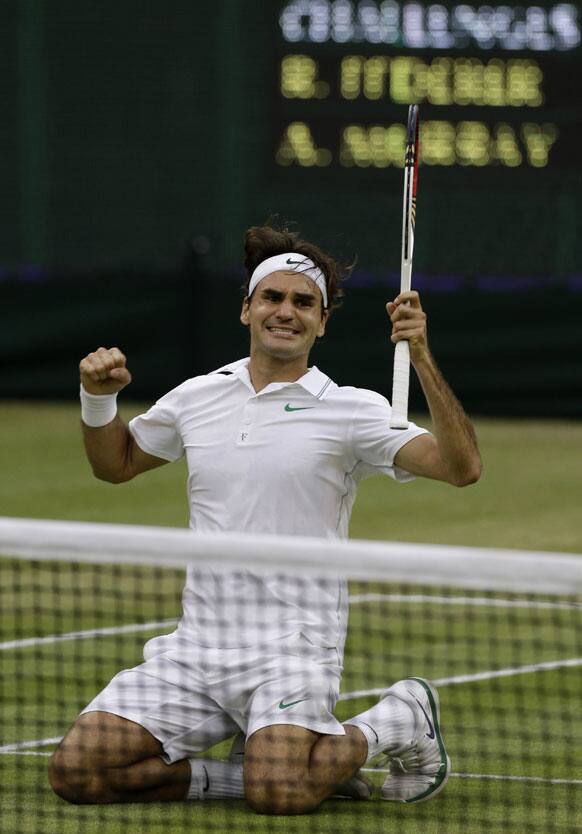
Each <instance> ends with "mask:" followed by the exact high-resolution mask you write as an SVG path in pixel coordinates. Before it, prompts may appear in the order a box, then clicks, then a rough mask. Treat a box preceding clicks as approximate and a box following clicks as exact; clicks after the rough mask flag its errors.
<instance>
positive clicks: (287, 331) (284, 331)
mask: <svg viewBox="0 0 582 834" xmlns="http://www.w3.org/2000/svg"><path fill="white" fill-rule="evenodd" d="M267 330H268V331H269V333H272V334H273V336H277V337H278V338H281V339H292V338H293V337H294V336H298V335H299V331H298V330H294V329H293V328H292V327H276V326H272V327H267Z"/></svg>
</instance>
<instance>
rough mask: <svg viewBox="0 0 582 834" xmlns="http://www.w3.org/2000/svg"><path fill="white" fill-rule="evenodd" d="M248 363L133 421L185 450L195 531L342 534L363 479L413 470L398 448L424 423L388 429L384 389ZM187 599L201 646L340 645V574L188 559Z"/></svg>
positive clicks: (189, 630) (156, 439)
mask: <svg viewBox="0 0 582 834" xmlns="http://www.w3.org/2000/svg"><path fill="white" fill-rule="evenodd" d="M248 363H249V359H248V358H246V359H242V360H240V361H238V362H234V363H232V364H231V365H227V366H225V367H224V368H221V369H219V370H218V371H215V372H213V373H211V374H207V375H205V376H199V377H194V378H193V379H189V380H187V381H186V382H184V383H183V384H182V385H180V386H178V388H175V389H174V390H173V391H170V392H169V393H168V394H166V395H165V396H164V397H162V398H161V399H160V400H158V402H157V403H156V404H155V405H154V406H153V407H152V408H151V409H150V410H149V411H148V412H147V413H146V414H142V415H140V416H139V417H136V418H134V419H133V420H132V421H131V422H130V424H129V427H130V431H131V433H132V435H133V437H134V438H135V440H136V442H137V444H138V445H139V446H140V448H141V449H143V450H144V451H145V452H147V453H148V454H151V455H155V456H156V457H159V458H162V459H164V460H168V461H174V460H178V459H179V458H180V457H182V455H184V454H186V458H187V462H188V498H189V503H190V527H191V528H192V529H193V530H198V531H202V532H205V533H206V532H213V531H240V532H252V533H274V534H279V535H303V536H323V537H326V538H345V537H347V535H348V526H349V520H350V515H351V511H352V507H353V504H354V500H355V496H356V487H357V484H358V482H359V481H360V480H362V479H363V478H366V477H369V476H371V475H375V474H384V475H388V476H390V477H392V478H394V479H395V480H396V481H407V480H410V479H411V478H412V477H413V476H411V475H410V474H409V473H407V472H405V471H403V470H402V469H399V468H398V467H396V466H395V465H394V457H395V455H396V453H397V452H398V450H399V449H401V448H402V446H404V445H405V444H406V443H408V442H409V441H410V440H412V439H413V438H414V437H418V436H419V435H421V434H424V433H426V432H425V430H424V429H421V428H418V427H417V426H415V425H414V424H412V423H411V424H410V427H409V428H408V429H407V430H406V431H395V430H391V429H390V427H389V418H390V406H389V404H388V401H387V400H386V399H385V398H384V397H382V396H380V395H379V394H376V393H374V392H372V391H366V390H363V389H359V388H352V387H341V388H340V387H338V386H337V385H336V384H335V383H334V382H332V380H331V379H330V378H329V377H327V376H326V375H325V374H323V373H322V372H321V371H319V370H318V369H317V368H316V367H313V368H311V369H310V370H309V371H308V372H307V373H306V374H305V375H304V376H303V377H301V379H299V380H297V381H296V382H293V383H289V382H276V383H271V384H270V385H268V386H267V387H266V388H263V390H262V391H260V392H259V393H257V392H256V391H255V389H254V388H253V385H252V382H251V379H250V375H249V371H248ZM283 567H284V566H282V569H283ZM183 606H184V615H183V618H182V621H181V623H180V631H181V632H182V633H183V635H184V636H185V637H188V638H189V639H192V640H194V641H195V642H197V643H199V644H202V645H207V646H221V647H233V646H243V645H252V644H254V643H257V642H261V641H263V640H267V639H273V638H276V637H279V636H280V637H282V636H286V635H289V634H292V633H295V632H297V631H301V632H303V634H304V635H305V636H306V637H308V639H310V640H311V641H312V642H314V643H315V644H317V645H320V646H328V647H329V646H333V647H336V648H337V649H338V651H339V653H340V655H341V653H342V652H343V644H344V641H345V632H346V625H347V594H346V587H345V583H344V582H343V580H340V579H339V578H338V579H337V580H333V579H326V580H320V581H317V582H313V580H309V581H308V580H303V579H301V578H297V577H290V576H281V575H277V576H270V575H269V576H260V575H257V574H253V573H251V572H250V571H246V570H244V569H243V568H241V570H240V571H237V572H236V574H225V573H223V572H218V571H217V572H213V571H212V570H200V569H197V568H196V567H194V566H193V567H191V568H190V569H189V570H188V577H187V581H186V586H185V589H184V594H183Z"/></svg>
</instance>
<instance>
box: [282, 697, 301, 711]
mask: <svg viewBox="0 0 582 834" xmlns="http://www.w3.org/2000/svg"><path fill="white" fill-rule="evenodd" d="M303 701H307V698H299V700H298V701H290V702H289V703H288V704H284V703H283V701H281V703H280V704H279V709H287V707H294V706H295V704H301V703H302V702H303Z"/></svg>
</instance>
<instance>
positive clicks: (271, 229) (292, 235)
mask: <svg viewBox="0 0 582 834" xmlns="http://www.w3.org/2000/svg"><path fill="white" fill-rule="evenodd" d="M285 252H298V253H299V254H300V255H305V257H307V258H311V260H312V261H313V262H314V264H316V266H318V267H319V269H321V271H322V272H323V274H324V276H325V283H326V288H327V303H328V306H327V309H328V311H329V312H330V313H331V311H332V310H335V309H337V308H338V307H339V306H340V305H341V300H342V298H343V295H344V292H343V290H342V289H341V287H340V286H339V284H340V283H341V282H342V281H345V280H346V279H347V278H348V277H349V276H350V274H351V271H352V269H353V268H354V263H352V264H349V265H347V264H342V263H340V262H339V261H337V260H336V259H335V258H333V257H332V256H331V255H329V254H328V253H327V252H324V251H323V249H320V248H319V246H316V245H315V244H314V243H309V241H307V240H303V239H302V238H301V236H300V235H299V234H298V233H297V232H294V231H292V230H291V229H289V228H288V227H287V226H286V225H283V226H281V227H279V228H277V227H276V226H274V225H272V224H271V223H270V222H269V223H268V224H267V225H265V226H253V227H252V228H250V229H247V231H246V233H245V269H246V271H247V278H246V281H245V283H244V285H243V287H242V290H243V292H244V294H245V298H246V297H247V296H248V288H249V282H250V280H251V276H252V274H253V272H254V271H255V269H256V268H257V266H258V265H259V264H260V263H262V262H263V261H265V260H266V259H267V258H271V257H273V255H282V254H284V253H285ZM323 312H324V311H323V309H322V315H323Z"/></svg>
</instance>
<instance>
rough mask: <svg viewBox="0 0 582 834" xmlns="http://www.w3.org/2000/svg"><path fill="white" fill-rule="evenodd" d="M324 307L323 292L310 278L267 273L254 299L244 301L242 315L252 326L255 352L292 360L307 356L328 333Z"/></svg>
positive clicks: (254, 293)
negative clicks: (317, 341) (315, 344)
mask: <svg viewBox="0 0 582 834" xmlns="http://www.w3.org/2000/svg"><path fill="white" fill-rule="evenodd" d="M321 309H322V296H321V292H320V290H319V288H318V287H317V286H316V285H315V284H314V283H313V281H311V280H310V279H309V278H305V277H304V276H302V275H299V274H297V273H296V272H273V273H272V274H271V275H267V277H266V278H263V280H262V281H261V282H260V283H259V284H257V286H256V288H255V291H254V292H253V295H252V298H251V300H250V302H249V301H248V299H245V300H244V302H243V308H242V312H241V317H240V318H241V321H242V323H243V324H245V325H248V327H250V331H251V353H253V352H256V351H259V352H261V353H264V354H267V355H268V356H271V357H272V358H276V359H282V360H288V361H292V360H295V359H299V358H301V357H303V356H305V357H306V359H307V357H308V356H309V351H310V350H311V347H312V346H313V343H314V342H315V340H316V338H317V337H318V336H323V334H324V333H325V325H326V322H327V318H328V313H327V312H325V313H324V314H323V316H322V314H321Z"/></svg>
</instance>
